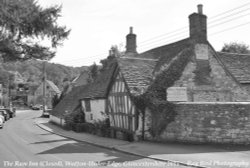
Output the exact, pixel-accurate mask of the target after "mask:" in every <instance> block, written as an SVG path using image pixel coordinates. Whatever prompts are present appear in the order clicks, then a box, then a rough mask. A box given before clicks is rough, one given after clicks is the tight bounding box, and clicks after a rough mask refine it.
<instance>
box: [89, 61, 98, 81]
mask: <svg viewBox="0 0 250 168" xmlns="http://www.w3.org/2000/svg"><path fill="white" fill-rule="evenodd" d="M98 74H99V69H98V66H97V65H96V63H94V64H92V65H91V66H90V67H89V79H88V83H92V82H93V81H94V80H95V79H96V77H97V76H98Z"/></svg>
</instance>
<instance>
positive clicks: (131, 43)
mask: <svg viewBox="0 0 250 168" xmlns="http://www.w3.org/2000/svg"><path fill="white" fill-rule="evenodd" d="M127 53H137V51H136V35H135V34H133V27H130V28H129V34H128V35H127V36H126V54H127Z"/></svg>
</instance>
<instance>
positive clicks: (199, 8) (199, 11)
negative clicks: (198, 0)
mask: <svg viewBox="0 0 250 168" xmlns="http://www.w3.org/2000/svg"><path fill="white" fill-rule="evenodd" d="M202 7H203V5H202V4H199V5H197V8H198V13H199V14H203V11H202Z"/></svg>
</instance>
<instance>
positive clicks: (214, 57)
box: [108, 5, 250, 143]
mask: <svg viewBox="0 0 250 168" xmlns="http://www.w3.org/2000/svg"><path fill="white" fill-rule="evenodd" d="M189 34H190V37H189V38H186V39H183V40H180V41H177V42H174V43H171V44H167V45H164V46H160V47H156V48H153V49H151V50H149V51H146V52H143V53H138V52H137V51H136V47H137V46H136V35H135V34H134V33H133V30H132V28H130V32H129V34H128V35H127V36H126V52H125V54H124V55H123V56H122V57H120V58H117V63H118V66H117V69H116V73H114V77H113V81H112V82H111V87H110V88H111V89H110V92H109V96H108V112H109V116H110V124H111V127H113V128H114V130H116V131H117V132H122V133H125V134H126V133H127V134H131V135H133V136H134V137H136V136H138V135H139V136H143V137H144V138H146V139H155V140H163V141H164V140H174V141H175V140H177V141H192V142H219V143H224V142H232V143H234V142H235V143H238V142H239V141H237V142H236V140H235V138H233V137H235V136H236V135H239V136H241V137H244V138H242V139H241V141H240V142H244V143H246V141H247V140H248V138H250V133H249V132H248V133H247V132H246V131H247V130H249V126H250V124H249V122H248V121H249V119H248V118H250V114H249V112H247V109H249V103H248V102H250V94H249V84H250V82H249V81H250V80H249V79H250V78H249V74H250V73H249V72H250V69H249V67H250V66H249V65H250V60H249V58H250V57H248V58H247V56H246V55H242V54H235V53H234V54H232V53H221V52H217V51H215V50H214V48H213V46H212V45H211V44H210V43H209V41H208V39H207V17H206V15H204V14H203V11H202V5H198V12H197V13H193V14H191V15H189ZM232 59H234V60H237V61H232ZM149 92H151V93H152V95H151V96H153V97H156V99H157V100H156V102H157V101H158V102H159V101H165V102H172V103H174V104H175V110H176V114H175V116H170V118H172V120H171V121H163V120H162V114H159V115H158V116H156V117H155V116H154V115H155V114H156V111H153V110H152V109H150V108H149V104H146V106H145V109H144V111H143V108H141V107H140V106H141V105H140V104H138V102H136V98H140V97H144V96H145V95H147V94H148V93H149ZM154 94H155V95H154ZM163 97H164V98H163ZM238 102H245V103H238ZM153 103H154V102H152V104H153ZM196 108H197V110H198V111H197V110H196ZM202 109H204V110H202ZM165 113H166V114H167V113H170V111H169V110H165ZM200 114H201V115H200ZM153 116H154V117H153ZM222 116H224V117H222ZM233 116H234V117H235V118H234V117H233ZM157 117H158V118H157ZM192 118H193V120H192ZM236 120H242V122H238V123H239V124H240V125H237V124H236V125H235V123H237V122H236ZM243 120H244V121H243ZM193 121H200V122H199V127H197V125H196V123H197V122H196V123H194V122H193ZM160 122H165V123H166V122H168V123H167V124H165V125H167V126H166V128H165V131H164V129H163V132H162V133H161V134H159V135H154V136H153V135H152V133H150V130H152V127H154V126H155V124H159V123H160ZM242 125H243V126H244V128H242V130H243V131H242V132H241V133H239V132H237V133H236V134H233V135H231V134H230V135H229V134H227V133H225V132H227V131H234V129H235V127H237V129H238V128H239V127H242ZM196 128H197V129H199V130H198V131H197V130H196ZM158 129H160V128H158ZM208 130H210V131H208ZM223 131H224V133H223ZM208 132H209V133H208ZM206 133H208V134H206ZM118 135H120V133H119V134H118ZM215 135H216V136H217V137H218V138H216V136H215ZM218 135H221V137H220V136H218Z"/></svg>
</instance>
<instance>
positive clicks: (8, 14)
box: [0, 0, 70, 62]
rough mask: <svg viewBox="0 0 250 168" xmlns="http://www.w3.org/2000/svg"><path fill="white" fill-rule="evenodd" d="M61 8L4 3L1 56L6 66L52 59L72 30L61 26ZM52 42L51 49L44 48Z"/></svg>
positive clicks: (0, 0) (22, 0)
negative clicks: (13, 63) (12, 62)
mask: <svg viewBox="0 0 250 168" xmlns="http://www.w3.org/2000/svg"><path fill="white" fill-rule="evenodd" d="M61 8H62V7H61V6H52V7H49V8H43V7H41V6H40V5H39V4H38V3H37V2H36V1H35V0H0V56H2V59H3V61H4V62H7V61H16V60H27V59H31V58H35V59H51V58H53V57H54V56H55V52H54V51H53V50H52V49H55V48H56V47H57V46H59V45H61V44H62V41H63V40H65V39H66V38H67V37H68V35H69V33H70V30H68V29H67V28H66V27H65V26H59V25H58V24H57V19H58V17H60V12H61ZM44 39H46V40H48V41H49V42H50V46H49V47H47V46H43V45H41V44H40V41H41V40H44Z"/></svg>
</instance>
